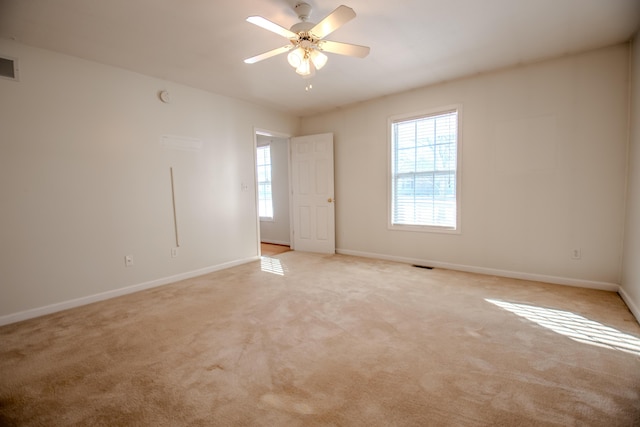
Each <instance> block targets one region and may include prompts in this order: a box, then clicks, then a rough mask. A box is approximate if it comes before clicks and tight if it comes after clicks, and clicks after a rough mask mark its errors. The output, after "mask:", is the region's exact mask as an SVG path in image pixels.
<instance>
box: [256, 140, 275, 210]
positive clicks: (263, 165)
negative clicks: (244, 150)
mask: <svg viewBox="0 0 640 427" xmlns="http://www.w3.org/2000/svg"><path fill="white" fill-rule="evenodd" d="M256 165H257V174H258V215H259V216H260V217H261V218H273V195H272V193H271V146H270V145H263V146H261V147H258V149H257V161H256Z"/></svg>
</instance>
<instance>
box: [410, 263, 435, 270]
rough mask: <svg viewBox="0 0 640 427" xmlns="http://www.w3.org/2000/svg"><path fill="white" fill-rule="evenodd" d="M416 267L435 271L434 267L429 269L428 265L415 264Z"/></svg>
mask: <svg viewBox="0 0 640 427" xmlns="http://www.w3.org/2000/svg"><path fill="white" fill-rule="evenodd" d="M413 266H414V267H418V268H424V269H426V270H433V267H429V266H427V265H418V264H413Z"/></svg>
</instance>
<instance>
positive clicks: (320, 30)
mask: <svg viewBox="0 0 640 427" xmlns="http://www.w3.org/2000/svg"><path fill="white" fill-rule="evenodd" d="M355 17H356V13H355V12H354V11H353V9H351V8H350V7H347V6H344V5H342V6H338V7H337V8H336V10H334V11H333V12H331V13H330V14H329V15H327V16H326V17H325V18H324V19H323V20H322V21H320V22H318V23H317V24H316V25H315V26H314V27H313V28H312V29H311V30H309V32H310V33H312V34H313V35H314V36H316V37H317V38H319V39H322V38H325V37H326V36H328V35H329V34H331V33H333V32H334V31H335V30H337V29H338V28H340V27H341V26H343V25H344V24H346V23H347V22H349V21H351V20H352V19H353V18H355Z"/></svg>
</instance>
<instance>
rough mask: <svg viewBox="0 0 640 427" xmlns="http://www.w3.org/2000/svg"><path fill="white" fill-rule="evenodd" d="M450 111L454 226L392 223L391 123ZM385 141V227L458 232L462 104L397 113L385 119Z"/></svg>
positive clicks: (392, 159) (405, 229)
mask: <svg viewBox="0 0 640 427" xmlns="http://www.w3.org/2000/svg"><path fill="white" fill-rule="evenodd" d="M451 111H456V112H457V116H458V117H457V119H458V122H457V136H458V140H457V152H456V225H455V227H443V226H435V225H417V224H415V225H414V224H412V225H409V224H394V223H393V161H394V153H393V124H394V123H397V122H402V121H409V120H414V119H419V118H423V117H428V116H437V115H439V114H446V113H448V112H451ZM387 142H388V151H387V152H388V161H387V166H388V176H387V186H388V188H387V205H388V206H387V207H388V210H387V214H388V219H387V228H388V229H389V230H396V231H419V232H430V233H446V234H460V233H461V232H462V230H461V213H460V207H461V206H462V203H461V200H462V185H461V184H462V167H461V166H462V105H460V104H454V105H447V106H444V107H437V108H432V109H428V110H422V111H417V112H412V113H405V114H398V115H394V116H391V117H389V118H388V121H387Z"/></svg>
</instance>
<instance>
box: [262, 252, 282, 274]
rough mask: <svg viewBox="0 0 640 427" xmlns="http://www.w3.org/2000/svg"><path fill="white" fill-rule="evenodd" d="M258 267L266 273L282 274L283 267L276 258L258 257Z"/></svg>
mask: <svg viewBox="0 0 640 427" xmlns="http://www.w3.org/2000/svg"><path fill="white" fill-rule="evenodd" d="M260 269H261V270H262V271H265V272H267V273H273V274H277V275H278V276H284V267H283V266H282V263H281V262H280V260H279V259H278V258H270V257H267V256H263V257H260Z"/></svg>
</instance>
